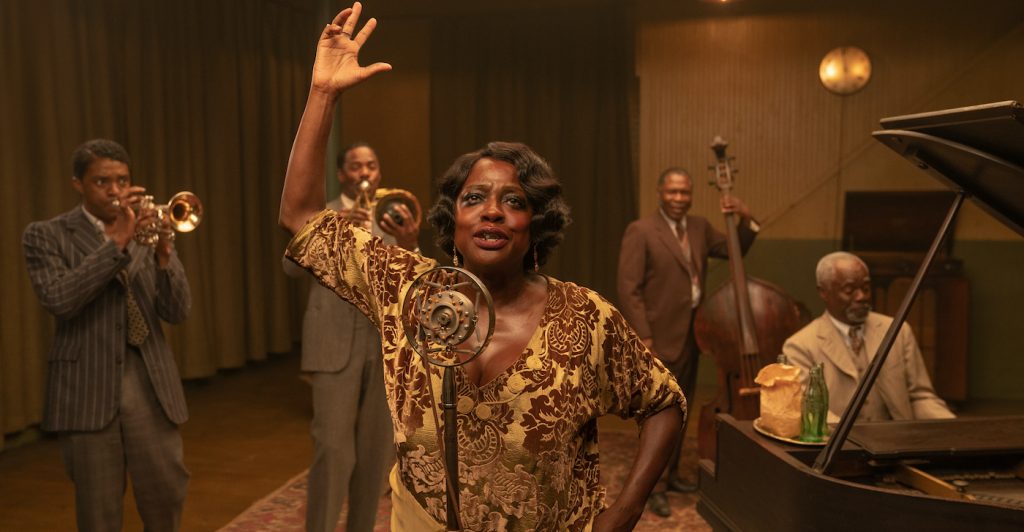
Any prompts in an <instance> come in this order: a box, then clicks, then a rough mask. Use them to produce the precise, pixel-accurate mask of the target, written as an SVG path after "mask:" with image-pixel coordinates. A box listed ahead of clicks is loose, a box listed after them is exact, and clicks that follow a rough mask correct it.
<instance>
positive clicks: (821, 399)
mask: <svg viewBox="0 0 1024 532" xmlns="http://www.w3.org/2000/svg"><path fill="white" fill-rule="evenodd" d="M824 371H825V366H824V364H817V365H815V366H812V367H811V373H810V376H809V377H808V378H807V388H806V389H804V404H803V407H802V410H801V416H800V439H801V440H802V441H806V442H820V441H824V439H825V437H826V436H828V387H827V386H826V385H825V373H824Z"/></svg>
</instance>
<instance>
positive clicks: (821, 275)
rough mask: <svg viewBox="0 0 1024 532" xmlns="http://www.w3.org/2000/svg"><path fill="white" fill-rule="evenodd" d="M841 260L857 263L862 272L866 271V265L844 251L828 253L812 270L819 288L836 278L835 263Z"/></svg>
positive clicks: (858, 258)
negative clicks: (862, 269)
mask: <svg viewBox="0 0 1024 532" xmlns="http://www.w3.org/2000/svg"><path fill="white" fill-rule="evenodd" d="M841 260H852V261H855V262H858V263H860V265H861V266H863V267H864V271H868V265H867V264H865V263H864V261H863V260H861V259H860V257H858V256H856V255H854V254H853V253H848V252H846V251H836V252H833V253H829V254H828V255H825V256H824V257H822V258H821V260H819V261H818V267H817V268H815V269H814V278H815V280H816V281H817V283H818V286H819V287H824V286H825V285H826V284H828V283H830V282H832V280H833V279H835V278H836V263H837V262H839V261H841Z"/></svg>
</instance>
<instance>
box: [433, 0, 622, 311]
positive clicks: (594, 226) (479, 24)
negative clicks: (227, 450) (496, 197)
mask: <svg viewBox="0 0 1024 532" xmlns="http://www.w3.org/2000/svg"><path fill="white" fill-rule="evenodd" d="M627 15H628V14H627V11H626V8H625V7H623V3H622V2H596V3H595V5H594V6H592V7H591V8H590V9H588V10H586V11H584V10H581V9H574V10H558V9H537V10H533V11H523V10H518V11H510V12H508V13H494V12H491V13H487V14H483V15H462V16H453V17H446V18H443V19H438V20H435V22H434V26H433V37H432V40H431V51H432V57H431V91H430V92H431V117H430V121H431V161H432V164H433V165H434V168H433V175H435V176H437V175H442V174H443V172H444V170H445V169H446V168H447V167H448V165H450V164H451V162H452V161H453V160H454V159H455V158H456V157H457V156H458V155H460V154H462V153H466V152H469V151H473V150H476V149H479V148H481V147H483V145H484V144H485V143H487V142H488V141H492V140H509V141H519V142H525V143H526V144H528V145H530V146H531V147H532V148H533V149H534V150H536V151H537V152H538V153H539V154H540V155H541V156H543V157H544V158H545V159H547V160H548V162H549V163H550V164H551V166H552V168H553V169H554V171H555V173H556V175H557V176H558V177H559V178H560V179H561V180H562V183H563V185H564V191H565V196H566V199H567V201H568V202H569V204H570V206H571V207H572V215H573V219H574V223H573V225H572V226H570V228H569V229H568V230H567V232H566V237H565V241H564V242H563V243H562V245H561V246H560V247H559V248H558V249H557V250H556V252H555V254H554V255H553V256H552V257H551V260H550V262H549V266H548V267H546V268H545V270H544V271H545V272H546V273H549V274H552V275H554V276H556V277H559V278H562V279H564V280H570V281H573V282H576V283H579V284H582V285H584V286H587V287H589V288H593V289H595V290H597V291H599V292H600V293H601V294H602V295H604V296H605V297H606V298H608V299H611V300H614V299H615V272H616V267H617V260H618V249H619V243H620V239H621V238H622V233H623V231H624V230H625V227H626V225H627V224H628V223H629V222H630V221H631V220H632V219H634V218H635V217H636V197H635V186H634V179H635V178H634V174H635V171H634V165H633V154H632V151H633V149H632V145H633V144H632V142H631V140H630V138H631V137H630V118H629V117H630V101H632V100H631V98H632V96H631V89H632V86H633V85H632V83H633V79H634V77H633V71H632V65H633V63H632V58H633V50H632V45H631V43H632V37H631V35H630V33H629V32H630V27H631V26H630V18H629V16H627Z"/></svg>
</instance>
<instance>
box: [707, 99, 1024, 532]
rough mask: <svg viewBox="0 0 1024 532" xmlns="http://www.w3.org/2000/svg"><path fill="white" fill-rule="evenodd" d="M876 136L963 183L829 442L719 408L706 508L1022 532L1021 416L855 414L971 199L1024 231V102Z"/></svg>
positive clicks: (956, 184)
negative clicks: (762, 425)
mask: <svg viewBox="0 0 1024 532" xmlns="http://www.w3.org/2000/svg"><path fill="white" fill-rule="evenodd" d="M881 123H882V127H883V130H881V131H876V132H875V133H874V134H873V136H874V137H875V138H876V139H877V140H879V141H880V142H882V143H883V144H885V145H886V146H888V147H889V148H891V149H892V150H894V151H895V152H896V153H898V154H900V155H901V156H903V157H904V158H906V159H907V160H908V161H910V162H911V163H912V164H914V165H915V166H917V167H918V168H920V169H922V170H924V171H926V172H928V173H929V174H931V175H933V176H934V177H936V178H937V179H938V180H939V181H941V182H943V183H944V184H946V185H947V186H948V187H949V188H950V189H951V190H953V191H954V192H955V197H954V199H953V202H952V205H951V206H950V208H949V212H948V214H947V216H946V219H945V221H944V222H943V225H942V228H941V229H940V230H939V232H938V234H937V235H936V236H935V240H934V242H933V244H932V248H931V249H930V250H929V252H928V254H927V255H926V256H925V258H924V260H923V262H922V264H921V266H920V268H919V270H918V273H917V276H916V277H915V278H914V281H913V283H912V284H911V287H910V289H909V290H908V293H907V295H906V297H905V299H904V300H903V303H902V304H901V306H900V308H899V310H898V311H897V312H896V314H895V315H894V320H893V325H892V327H891V328H890V330H889V331H888V332H887V334H886V336H885V338H883V341H882V344H881V345H880V347H879V349H878V352H877V353H876V355H875V357H874V359H873V361H872V363H871V365H870V366H869V367H868V369H867V370H866V371H865V374H864V376H863V378H862V380H861V382H860V383H859V386H858V389H857V393H856V394H855V395H854V398H853V400H851V402H850V405H848V406H847V408H846V410H845V411H844V413H843V416H842V418H841V420H840V422H839V424H838V425H837V426H836V427H835V428H834V429H833V433H832V435H831V437H830V439H829V442H828V443H827V445H826V446H825V447H824V448H822V447H811V446H807V445H801V444H799V443H785V442H782V441H778V440H777V439H773V438H769V437H766V436H764V435H762V434H760V433H758V432H757V431H756V430H755V427H754V426H753V423H752V422H750V421H738V420H736V419H734V418H732V417H730V416H728V415H724V414H720V415H719V417H718V420H717V421H718V423H717V430H718V447H717V449H716V456H715V460H714V461H711V460H702V461H701V462H700V468H699V471H698V475H699V479H698V485H699V495H700V499H699V501H698V503H697V511H698V512H699V513H700V515H701V516H702V517H704V519H705V520H707V521H708V522H709V523H710V524H711V526H712V527H713V528H714V529H715V530H737V531H739V530H742V531H758V530H770V531H799V530H829V531H832V530H851V531H852V530H856V531H870V532H877V531H882V530H901V531H903V530H928V531H934V530H957V531H963V530H967V531H985V530H999V531H1002V530H1017V531H1022V530H1024V416H1006V417H991V418H959V419H952V420H921V421H889V422H878V423H855V422H854V421H855V420H856V418H857V415H858V414H859V412H860V408H861V406H862V405H863V402H864V399H865V398H866V397H867V394H868V392H869V391H870V389H871V386H872V384H873V383H874V381H875V379H876V378H877V377H878V373H879V371H880V370H881V366H882V364H883V363H884V361H885V358H886V356H887V355H888V352H889V350H890V348H891V347H892V343H893V340H894V339H895V335H896V333H897V332H898V331H899V327H900V326H901V325H902V323H903V322H904V320H905V319H906V315H907V312H908V309H909V307H910V306H911V305H912V304H913V301H914V297H915V296H916V294H917V291H918V289H919V288H920V284H921V280H922V278H923V277H924V274H925V272H926V271H927V270H928V268H929V266H930V264H931V262H932V261H933V259H934V258H935V253H936V250H937V249H938V248H939V245H940V243H941V242H942V240H943V239H944V238H946V237H947V236H948V233H949V228H950V227H951V224H952V221H953V220H954V219H955V216H956V214H957V212H958V210H959V208H960V206H961V205H962V203H963V201H964V200H965V199H966V198H968V197H969V198H971V199H972V200H973V201H976V202H977V203H978V205H979V206H980V207H981V208H982V209H984V210H985V211H987V212H988V213H990V214H991V215H992V216H994V217H995V218H996V219H998V220H1000V221H1002V222H1003V223H1005V224H1006V225H1007V226H1008V227H1010V228H1012V229H1014V230H1015V231H1016V232H1017V233H1020V234H1021V235H1024V108H1022V106H1021V105H1020V104H1018V103H1016V102H999V103H994V104H987V105H979V106H973V107H964V108H958V109H949V110H944V111H936V112H932V113H923V114H918V115H908V116H899V117H892V118H886V119H883V120H882V122H881Z"/></svg>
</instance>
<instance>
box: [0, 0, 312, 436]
mask: <svg viewBox="0 0 1024 532" xmlns="http://www.w3.org/2000/svg"><path fill="white" fill-rule="evenodd" d="M316 4H317V3H316V2H313V1H309V2H301V1H298V0H292V1H283V0H279V1H270V0H218V1H216V2H205V1H199V0H191V1H189V0H185V1H176V2H148V1H143V2H138V1H128V0H91V1H88V2H84V1H76V0H32V1H6V0H5V1H0V28H2V29H0V69H2V72H0V278H2V279H3V282H2V283H0V290H2V295H0V301H2V303H3V306H2V307H0V429H2V430H0V432H3V433H10V432H14V431H17V430H20V429H23V428H25V427H27V426H30V425H32V424H34V423H37V422H38V421H39V419H40V413H41V411H42V404H41V403H42V396H43V388H44V371H45V366H46V351H47V349H48V347H49V345H50V341H51V337H52V330H53V320H52V318H51V317H50V316H49V315H48V314H46V313H45V312H44V311H43V310H42V308H41V307H40V305H39V303H38V301H37V299H36V297H35V294H34V293H33V292H32V289H31V286H30V285H29V282H28V277H27V275H26V273H25V266H24V260H23V258H22V252H21V233H22V231H23V230H24V227H25V225H26V224H28V223H29V222H30V221H32V220H40V219H47V218H51V217H53V216H56V215H57V214H60V213H62V212H64V211H66V210H68V209H70V208H72V207H74V206H75V205H77V204H78V202H79V197H78V195H77V194H76V193H75V192H74V191H73V190H72V188H71V186H70V183H69V179H70V175H71V165H70V156H71V152H72V150H73V149H74V148H75V147H76V146H77V145H78V144H80V143H81V142H83V141H85V140H88V139H90V138H96V137H107V138H111V139H114V140H116V141H118V142H120V143H122V144H123V145H124V146H125V147H126V148H127V149H128V152H129V153H130V154H131V156H132V159H133V161H132V163H133V164H132V167H131V169H132V174H133V180H134V182H135V183H136V184H138V185H142V186H145V187H146V188H147V190H148V191H149V193H150V194H152V195H153V196H155V198H156V200H157V201H166V200H168V199H169V198H170V196H171V195H173V194H174V193H176V192H178V191H181V190H191V191H193V192H195V193H196V194H198V195H199V197H200V198H201V199H202V200H203V202H204V204H205V208H206V218H205V219H204V220H203V223H202V225H201V227H200V228H199V229H198V230H196V231H195V232H193V233H190V234H184V235H180V236H179V238H178V239H177V245H178V251H179V254H180V256H181V258H182V261H183V263H184V264H185V268H186V271H187V273H188V276H189V281H190V283H191V288H192V297H193V308H192V313H191V315H190V317H189V319H188V320H187V321H186V322H185V323H184V324H183V325H181V326H177V327H173V328H170V329H169V330H168V332H169V337H170V340H171V343H172V347H173V349H174V352H175V354H176V356H177V357H179V366H180V367H181V370H182V375H183V376H184V377H185V378H194V377H204V376H209V375H212V374H213V373H215V372H216V371H217V370H218V369H219V368H228V367H239V366H242V365H244V364H245V363H246V361H248V360H254V359H262V358H265V357H266V356H267V354H268V353H273V352H287V351H290V350H291V347H292V340H293V337H295V336H297V331H298V328H299V326H300V321H301V316H302V302H303V298H304V291H303V290H301V289H300V287H297V286H295V285H296V283H295V282H294V281H290V280H288V278H287V277H285V276H284V275H283V274H282V273H281V266H280V258H281V253H282V251H283V249H284V245H285V243H286V242H287V236H286V235H285V233H284V232H283V231H281V230H280V229H279V228H278V227H277V208H278V202H279V198H280V193H281V184H282V181H283V177H284V168H285V163H286V161H287V157H288V153H289V149H290V146H291V140H292V137H293V135H294V131H295V127H296V124H297V123H298V118H299V116H300V114H301V111H302V105H303V102H304V100H305V95H306V91H307V88H308V82H309V81H308V80H309V70H310V66H311V63H312V59H313V39H314V38H315V35H316V34H317V32H318V31H319V29H320V27H319V21H318V20H317V13H316V11H315V6H316ZM0 446H2V438H0Z"/></svg>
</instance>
